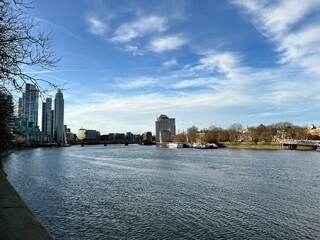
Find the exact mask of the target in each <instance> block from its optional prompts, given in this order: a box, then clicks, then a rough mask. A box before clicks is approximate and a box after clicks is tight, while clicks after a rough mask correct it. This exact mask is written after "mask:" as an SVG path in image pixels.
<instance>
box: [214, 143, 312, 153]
mask: <svg viewBox="0 0 320 240" xmlns="http://www.w3.org/2000/svg"><path fill="white" fill-rule="evenodd" d="M218 146H219V147H220V148H230V149H248V150H288V149H287V148H284V147H283V146H282V145H281V143H280V142H219V143H218ZM295 150H296V151H315V150H314V149H313V148H312V147H308V146H298V147H297V149H295Z"/></svg>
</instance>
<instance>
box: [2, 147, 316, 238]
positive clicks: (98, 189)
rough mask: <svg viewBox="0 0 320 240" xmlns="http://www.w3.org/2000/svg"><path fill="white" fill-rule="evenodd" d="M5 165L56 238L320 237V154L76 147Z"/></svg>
mask: <svg viewBox="0 0 320 240" xmlns="http://www.w3.org/2000/svg"><path fill="white" fill-rule="evenodd" d="M3 165H4V166H3V169H4V171H5V172H6V173H7V174H8V179H9V181H10V182H11V183H12V184H13V186H14V187H15V188H16V190H17V191H18V192H19V193H20V195H21V196H22V198H23V199H24V200H25V201H26V203H27V204H28V205H29V206H30V207H31V208H32V209H33V211H34V212H35V213H36V215H37V216H38V218H39V219H40V220H41V221H42V222H43V223H44V225H45V226H46V227H47V228H48V230H49V231H50V232H51V233H52V235H54V237H55V238H56V239H320V153H319V152H315V151H308V152H301V151H285V150H283V151H280V150H279V151H257V150H232V149H214V150H196V149H168V148H161V147H156V146H140V145H129V146H124V145H108V146H106V147H105V146H103V145H96V146H84V147H80V146H72V147H71V148H38V149H29V150H23V151H17V152H14V153H12V154H11V155H9V156H7V157H6V158H5V159H4V162H3Z"/></svg>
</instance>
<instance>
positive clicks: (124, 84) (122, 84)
mask: <svg viewBox="0 0 320 240" xmlns="http://www.w3.org/2000/svg"><path fill="white" fill-rule="evenodd" d="M118 81H119V83H117V84H116V87H118V88H121V89H137V88H145V87H148V86H151V85H155V84H157V83H158V80H157V79H155V78H151V77H138V78H134V79H125V80H118Z"/></svg>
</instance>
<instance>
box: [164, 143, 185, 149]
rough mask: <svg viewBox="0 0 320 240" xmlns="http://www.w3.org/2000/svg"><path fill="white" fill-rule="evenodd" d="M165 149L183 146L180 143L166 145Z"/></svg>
mask: <svg viewBox="0 0 320 240" xmlns="http://www.w3.org/2000/svg"><path fill="white" fill-rule="evenodd" d="M167 147H168V148H183V144H182V143H168V144H167Z"/></svg>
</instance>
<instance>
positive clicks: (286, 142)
mask: <svg viewBox="0 0 320 240" xmlns="http://www.w3.org/2000/svg"><path fill="white" fill-rule="evenodd" d="M280 142H281V144H282V146H283V147H287V148H288V149H296V148H297V146H307V147H313V148H315V149H317V148H320V141H316V140H300V139H283V140H281V141H280Z"/></svg>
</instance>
